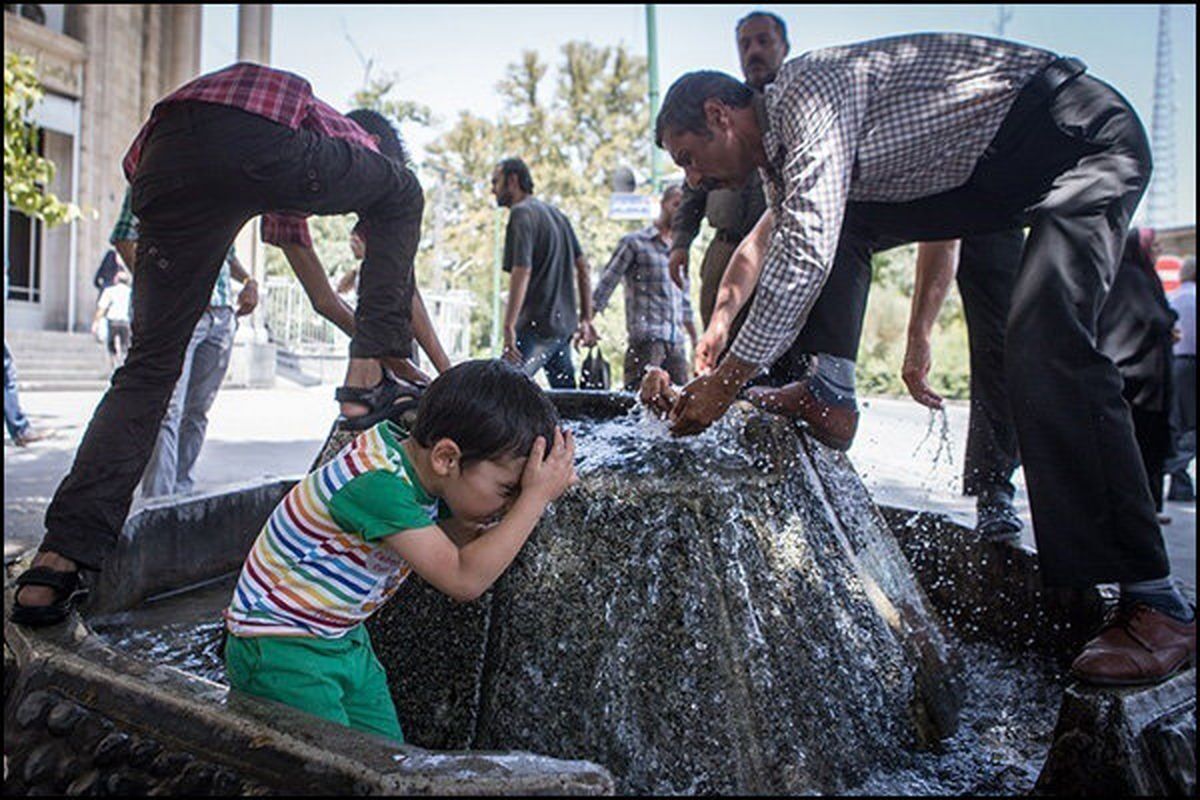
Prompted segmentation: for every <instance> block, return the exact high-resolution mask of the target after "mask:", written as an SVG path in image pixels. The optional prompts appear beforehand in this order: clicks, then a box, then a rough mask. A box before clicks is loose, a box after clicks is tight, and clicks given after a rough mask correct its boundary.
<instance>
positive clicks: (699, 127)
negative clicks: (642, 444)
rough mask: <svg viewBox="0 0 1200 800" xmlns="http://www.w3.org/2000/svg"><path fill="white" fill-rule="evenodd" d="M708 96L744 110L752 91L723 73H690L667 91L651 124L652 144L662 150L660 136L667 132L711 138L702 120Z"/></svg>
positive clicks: (707, 71) (748, 103)
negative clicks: (655, 118) (704, 135)
mask: <svg viewBox="0 0 1200 800" xmlns="http://www.w3.org/2000/svg"><path fill="white" fill-rule="evenodd" d="M710 97H711V98H715V99H717V100H720V101H721V102H722V103H724V104H725V105H727V106H731V107H733V108H745V107H746V106H748V105H750V100H751V99H752V98H753V97H754V90H753V89H751V88H750V87H749V86H747V85H746V84H744V83H742V82H741V81H739V80H738V79H737V78H734V77H731V76H729V75H726V74H725V73H724V72H714V71H713V70H700V71H698V72H689V73H688V74H686V75H684V76H683V77H682V78H680V79H679V80H677V81H675V83H673V84H671V88H670V89H668V90H667V96H666V97H665V98H664V99H663V104H662V108H660V109H659V110H658V119H657V120H655V121H654V143H655V144H656V145H658V146H659V147H662V146H663V134H664V133H666V132H667V131H668V130H672V131H676V132H678V133H697V134H701V135H703V134H708V135H711V131H709V129H708V121H707V120H706V119H705V118H704V101H705V100H707V99H709V98H710Z"/></svg>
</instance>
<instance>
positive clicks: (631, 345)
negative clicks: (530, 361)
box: [592, 184, 696, 392]
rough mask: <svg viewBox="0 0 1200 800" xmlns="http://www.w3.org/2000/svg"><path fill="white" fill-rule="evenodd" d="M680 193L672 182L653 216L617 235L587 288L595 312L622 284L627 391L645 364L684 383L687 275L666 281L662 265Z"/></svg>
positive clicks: (691, 334)
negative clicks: (604, 263)
mask: <svg viewBox="0 0 1200 800" xmlns="http://www.w3.org/2000/svg"><path fill="white" fill-rule="evenodd" d="M681 197H682V191H681V189H680V188H679V186H678V185H677V184H675V185H671V186H668V187H667V188H666V190H664V191H663V193H662V204H661V207H660V209H659V214H658V219H656V220H655V221H654V224H652V225H648V226H646V227H645V228H642V229H641V230H640V231H634V232H633V233H627V234H625V235H624V236H622V237H621V241H620V242H618V243H617V249H616V251H615V252H614V253H613V256H612V258H611V259H609V262H608V265H607V266H605V267H604V270H603V272H601V273H600V278H599V279H598V280H597V281H596V288H595V290H594V291H593V292H592V300H593V301H594V302H595V305H596V313H597V314H600V313H602V312H603V311H604V309H605V307H606V306H607V305H608V300H609V298H610V297H612V293H613V290H614V289H616V288H617V284H618V282H621V283H623V285H624V287H625V330H626V332H627V334H628V343H627V346H626V348H625V389H626V391H631V392H632V391H636V390H637V388H638V385H639V384H640V383H641V382H642V374H643V373H644V372H645V371H646V369H647V368H649V367H661V368H662V369H664V370H666V372H667V374H668V375H670V377H671V380H672V381H674V382H675V383H678V384H683V383H687V378H688V359H687V352H686V351H685V350H684V348H683V334H684V331H686V332H687V335H688V338H689V339H690V340H691V343H692V347H693V348H695V346H696V323H695V322H694V321H693V320H692V304H691V302H690V301H689V300H688V295H687V286H688V284H687V276H686V275H685V276H684V283H683V288H680V287H678V286H676V285H675V284H674V283H673V282H672V281H671V274H670V270H669V269H668V267H667V258H668V253H669V252H670V248H671V217H672V216H673V215H674V214H675V211H676V209H678V208H679V202H680V199H681Z"/></svg>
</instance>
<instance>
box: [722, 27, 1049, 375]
mask: <svg viewBox="0 0 1200 800" xmlns="http://www.w3.org/2000/svg"><path fill="white" fill-rule="evenodd" d="M1055 58H1057V56H1056V55H1055V54H1054V53H1050V52H1047V51H1045V50H1039V49H1036V48H1033V47H1027V46H1025V45H1021V44H1016V43H1014V42H1006V41H1002V40H999V39H989V38H985V37H981V36H971V35H967V34H957V33H922V34H913V35H908V36H896V37H891V38H886V39H876V40H874V41H870V42H862V43H859V44H852V45H846V46H843V47H833V48H829V49H826V50H816V51H813V52H809V53H804V54H803V55H801V56H799V57H797V58H795V59H793V60H791V61H789V62H788V63H787V64H785V65H784V66H783V68H782V69H781V70H780V71H779V75H778V77H777V78H776V79H775V82H774V83H773V84H771V85H770V86H768V87H767V88H766V91H765V94H764V97H763V98H761V106H760V115H759V121H760V125H762V126H763V128H764V130H763V147H764V149H765V151H766V155H767V160H768V162H769V164H768V167H767V168H766V169H764V170H763V184H764V186H765V188H766V189H767V195H768V201H769V207H770V208H771V211H772V213H773V217H774V229H773V231H772V235H771V241H770V246H769V247H768V250H767V255H766V262H765V264H764V265H763V269H762V277H761V278H760V280H759V284H758V288H757V291H756V293H755V298H754V301H753V303H752V304H751V307H750V313H749V317H748V319H747V320H746V324H745V325H744V326H743V327H742V329H741V331H740V333H739V335H738V337H737V339H736V341H735V342H734V343H733V347H732V350H731V352H732V353H733V354H734V355H736V356H737V357H738V358H740V359H742V360H744V361H747V362H750V363H754V364H759V365H763V366H765V365H767V364H770V363H771V362H773V361H774V360H775V359H776V358H778V357H779V356H780V354H782V353H783V351H784V350H786V349H787V347H788V346H789V345H790V344H791V342H792V340H793V339H794V338H795V337H796V334H797V333H799V331H800V330H801V328H803V327H804V323H805V320H806V319H807V318H808V313H809V310H810V309H811V308H812V305H813V303H815V302H816V300H817V297H818V295H819V294H820V292H821V287H822V286H824V284H825V279H826V278H827V277H828V275H829V270H830V268H831V266H832V262H833V256H834V253H835V252H836V250H837V244H838V236H839V234H840V232H841V225H842V217H843V215H844V213H845V208H846V202H847V201H848V200H854V201H874V202H885V203H899V202H904V201H907V200H913V199H916V198H920V197H928V196H931V195H935V194H939V193H941V192H945V191H948V190H950V189H954V188H957V187H959V186H962V185H963V184H964V183H966V182H967V179H968V178H969V177H970V176H971V172H972V171H973V170H974V168H975V165H976V163H977V162H978V161H979V159H980V157H981V156H982V155H983V153H984V151H985V150H986V149H987V146H988V144H989V143H990V142H991V140H992V139H993V138H994V137H995V135H996V132H997V131H998V130H999V128H1000V123H1001V122H1002V121H1003V120H1004V117H1005V115H1006V114H1007V113H1008V110H1009V108H1010V107H1011V106H1012V103H1013V101H1014V100H1015V99H1016V97H1017V94H1018V93H1019V92H1020V90H1021V88H1022V87H1024V85H1025V84H1026V83H1027V82H1028V81H1029V79H1030V78H1032V77H1033V75H1034V74H1035V73H1036V72H1038V70H1040V69H1041V68H1043V67H1045V66H1046V65H1047V64H1049V63H1050V62H1051V61H1053V60H1054V59H1055Z"/></svg>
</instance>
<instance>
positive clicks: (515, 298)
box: [504, 267, 530, 331]
mask: <svg viewBox="0 0 1200 800" xmlns="http://www.w3.org/2000/svg"><path fill="white" fill-rule="evenodd" d="M529 273H530V270H529V267H513V270H512V274H511V275H509V279H508V306H507V307H506V308H505V309H504V330H506V331H510V330H514V329H516V327H517V317H518V316H520V313H521V306H522V305H523V304H524V303H525V291H526V290H527V289H528V288H529Z"/></svg>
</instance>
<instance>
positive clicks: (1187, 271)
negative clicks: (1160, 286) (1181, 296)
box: [1179, 256, 1196, 283]
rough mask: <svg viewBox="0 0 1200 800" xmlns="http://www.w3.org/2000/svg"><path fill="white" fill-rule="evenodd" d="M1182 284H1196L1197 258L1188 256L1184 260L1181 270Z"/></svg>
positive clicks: (1180, 279) (1180, 278)
mask: <svg viewBox="0 0 1200 800" xmlns="http://www.w3.org/2000/svg"><path fill="white" fill-rule="evenodd" d="M1179 281H1180V283H1195V282H1196V257H1195V256H1188V257H1187V258H1185V259H1184V260H1183V266H1181V267H1180V268H1179Z"/></svg>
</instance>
